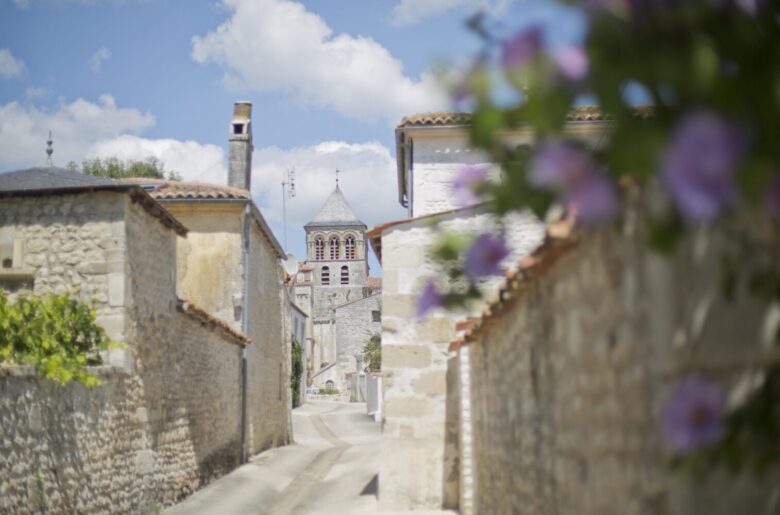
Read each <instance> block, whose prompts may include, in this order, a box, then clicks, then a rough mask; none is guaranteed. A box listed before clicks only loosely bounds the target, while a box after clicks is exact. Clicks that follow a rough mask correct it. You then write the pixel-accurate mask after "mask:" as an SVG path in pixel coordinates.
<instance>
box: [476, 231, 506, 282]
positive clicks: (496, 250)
mask: <svg viewBox="0 0 780 515" xmlns="http://www.w3.org/2000/svg"><path fill="white" fill-rule="evenodd" d="M508 255H509V247H507V245H506V241H505V240H504V238H503V237H502V236H499V235H496V234H490V233H485V234H481V235H479V236H477V238H476V239H475V240H474V242H473V243H472V244H471V247H469V250H468V251H466V273H468V274H469V275H470V276H471V277H473V278H477V277H485V276H488V275H501V274H502V270H501V261H503V260H504V258H506V257H507V256H508Z"/></svg>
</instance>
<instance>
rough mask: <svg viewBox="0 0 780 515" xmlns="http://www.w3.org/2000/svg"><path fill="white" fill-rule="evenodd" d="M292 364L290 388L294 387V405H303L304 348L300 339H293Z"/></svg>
mask: <svg viewBox="0 0 780 515" xmlns="http://www.w3.org/2000/svg"><path fill="white" fill-rule="evenodd" d="M290 354H292V366H291V367H290V388H291V389H292V407H293V408H297V407H298V406H300V405H301V375H302V374H303V349H302V348H301V344H300V343H298V340H293V341H292V352H291V353H290Z"/></svg>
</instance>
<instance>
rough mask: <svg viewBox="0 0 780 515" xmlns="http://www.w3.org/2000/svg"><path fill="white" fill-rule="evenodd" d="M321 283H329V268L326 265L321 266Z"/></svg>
mask: <svg viewBox="0 0 780 515" xmlns="http://www.w3.org/2000/svg"><path fill="white" fill-rule="evenodd" d="M321 277H322V284H323V285H325V286H327V285H328V284H330V268H328V267H327V266H323V267H322V276H321Z"/></svg>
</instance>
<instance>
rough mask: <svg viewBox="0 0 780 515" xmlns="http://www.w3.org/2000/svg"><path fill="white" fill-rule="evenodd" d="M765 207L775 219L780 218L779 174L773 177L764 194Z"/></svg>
mask: <svg viewBox="0 0 780 515" xmlns="http://www.w3.org/2000/svg"><path fill="white" fill-rule="evenodd" d="M766 208H767V209H768V210H769V214H770V216H771V217H772V218H774V219H775V220H780V176H777V177H775V179H774V180H773V181H772V183H771V184H770V185H769V191H768V192H767V195H766Z"/></svg>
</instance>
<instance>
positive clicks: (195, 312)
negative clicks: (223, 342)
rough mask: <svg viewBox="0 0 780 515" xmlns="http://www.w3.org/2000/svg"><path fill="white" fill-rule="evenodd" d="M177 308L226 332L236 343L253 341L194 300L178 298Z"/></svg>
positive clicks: (203, 322)
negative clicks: (200, 306)
mask: <svg viewBox="0 0 780 515" xmlns="http://www.w3.org/2000/svg"><path fill="white" fill-rule="evenodd" d="M176 308H177V309H178V310H179V311H181V312H182V313H184V314H186V315H189V316H191V317H192V318H194V319H195V320H197V321H199V322H200V323H202V324H203V325H206V326H208V327H210V328H212V329H217V330H219V331H222V332H223V333H225V334H226V335H227V336H229V337H230V338H232V339H233V340H234V341H235V342H236V343H238V344H240V345H249V344H250V343H252V340H250V339H249V338H248V337H247V336H245V335H244V334H242V333H239V332H238V331H236V330H234V329H233V328H232V327H230V326H229V325H228V324H226V323H225V322H224V321H222V320H220V319H219V318H217V317H215V316H212V315H211V314H209V313H208V312H206V311H205V310H204V309H202V308H199V307H198V306H196V305H195V304H193V303H192V302H189V301H187V300H183V299H178V301H177V302H176Z"/></svg>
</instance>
